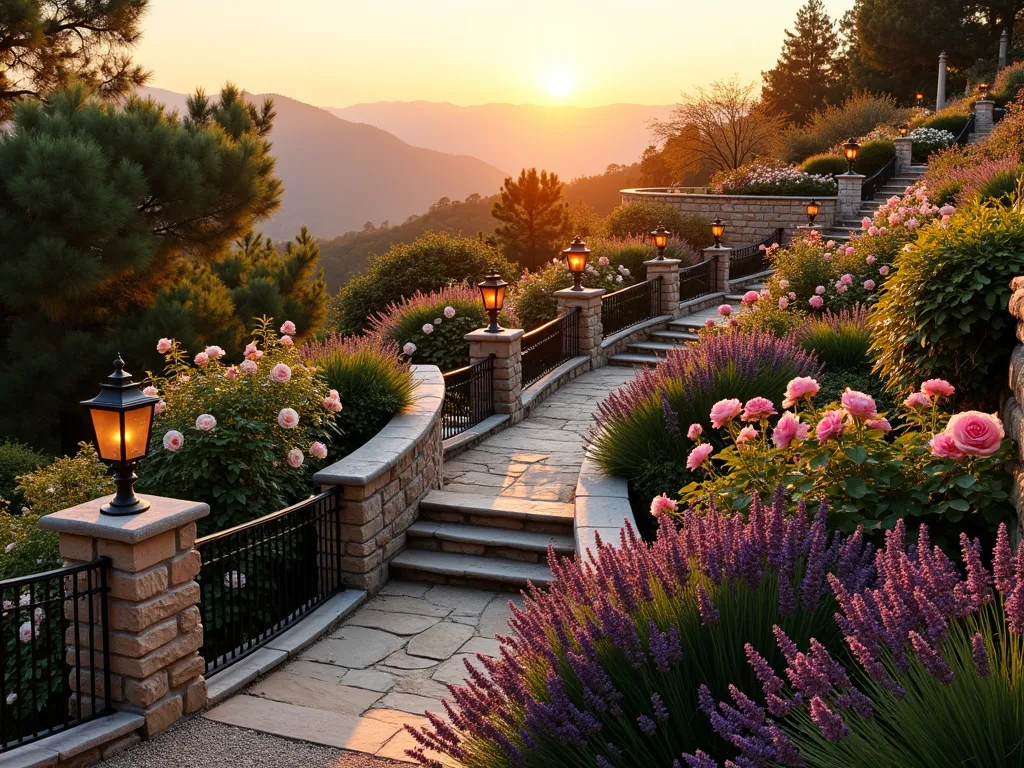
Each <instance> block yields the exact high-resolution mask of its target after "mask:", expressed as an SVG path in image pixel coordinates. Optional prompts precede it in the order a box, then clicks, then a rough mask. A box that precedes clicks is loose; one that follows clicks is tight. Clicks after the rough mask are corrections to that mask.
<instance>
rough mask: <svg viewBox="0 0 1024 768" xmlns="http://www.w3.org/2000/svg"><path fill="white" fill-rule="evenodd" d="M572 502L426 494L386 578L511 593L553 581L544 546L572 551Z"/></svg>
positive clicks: (457, 494) (463, 494)
mask: <svg viewBox="0 0 1024 768" xmlns="http://www.w3.org/2000/svg"><path fill="white" fill-rule="evenodd" d="M573 507H574V505H573V504H562V503H557V502H550V501H529V500H525V499H513V498H505V497H492V496H477V495H475V494H467V493H453V492H450V491H431V492H430V493H428V494H427V495H426V496H425V497H424V498H423V500H422V501H421V502H420V515H419V519H418V520H417V521H416V522H415V523H413V524H412V525H411V526H409V528H408V530H407V531H406V536H407V538H406V548H405V550H404V551H402V552H401V553H400V554H398V555H397V556H396V557H395V558H394V559H393V560H392V561H391V564H390V571H391V577H392V578H402V579H409V580H412V581H429V582H432V583H435V584H455V585H462V586H470V587H481V588H486V589H509V590H512V591H518V590H519V589H521V588H523V587H525V586H526V584H527V583H528V582H531V581H532V582H533V583H534V584H537V585H538V586H549V585H550V584H551V583H553V581H554V577H553V576H552V574H551V569H550V568H548V565H547V553H548V545H549V544H550V545H551V546H553V547H554V549H555V552H557V553H558V554H559V555H572V554H573V553H574V552H575V541H574V538H573V517H574V510H573Z"/></svg>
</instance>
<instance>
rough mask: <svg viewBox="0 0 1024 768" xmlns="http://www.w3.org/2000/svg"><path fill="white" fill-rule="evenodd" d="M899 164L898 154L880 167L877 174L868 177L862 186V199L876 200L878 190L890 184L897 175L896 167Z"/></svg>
mask: <svg viewBox="0 0 1024 768" xmlns="http://www.w3.org/2000/svg"><path fill="white" fill-rule="evenodd" d="M898 166H899V163H898V161H897V160H896V156H895V155H893V156H892V157H891V158H890V159H889V162H887V163H886V164H885V165H883V166H882V167H881V168H879V169H878V170H877V171H876V172H875V174H874V175H873V176H872V177H871V178H870V179H867V180H866V181H865V182H864V183H863V184H862V185H861V188H860V199H861V200H874V199H875V195H877V194H878V190H880V189H881V188H882V187H884V186H885V185H886V184H888V183H889V182H890V181H891V180H892V178H893V176H895V175H896V168H897V167H898Z"/></svg>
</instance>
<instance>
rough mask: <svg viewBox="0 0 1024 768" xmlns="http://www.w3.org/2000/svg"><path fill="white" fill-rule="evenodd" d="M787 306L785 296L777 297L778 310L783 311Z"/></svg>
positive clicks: (787, 302) (787, 300) (787, 301)
mask: <svg viewBox="0 0 1024 768" xmlns="http://www.w3.org/2000/svg"><path fill="white" fill-rule="evenodd" d="M788 306H789V299H787V298H786V297H785V296H780V297H779V309H785V308H786V307H788Z"/></svg>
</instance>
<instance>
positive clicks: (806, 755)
mask: <svg viewBox="0 0 1024 768" xmlns="http://www.w3.org/2000/svg"><path fill="white" fill-rule="evenodd" d="M960 543H961V553H962V558H963V562H964V566H965V573H966V575H963V574H962V573H961V572H960V571H959V570H958V569H957V568H956V566H955V565H954V563H953V562H952V560H950V559H949V558H948V557H947V556H946V555H945V554H944V553H943V552H942V550H941V549H940V548H938V547H933V546H931V542H930V541H929V537H928V530H927V528H926V527H924V526H922V528H921V531H920V534H919V537H918V540H917V542H916V543H915V544H914V545H912V546H909V547H908V546H906V544H905V528H904V526H903V523H902V522H901V523H900V524H899V525H898V526H897V528H896V529H894V530H893V531H890V532H889V533H888V534H887V537H886V547H885V549H884V550H882V551H880V552H878V553H877V555H876V569H877V573H878V583H877V585H875V586H874V587H873V588H869V589H865V590H862V591H856V590H850V589H848V588H847V587H846V586H845V585H843V584H841V583H840V582H839V581H838V580H836V579H835V578H832V577H830V582H831V586H832V590H833V592H834V594H835V595H836V597H837V599H838V602H839V604H840V607H841V611H840V613H838V614H837V615H836V620H837V622H838V624H839V626H840V627H841V628H842V631H843V633H844V634H845V635H846V644H847V646H848V647H849V650H850V651H851V653H852V655H853V658H855V659H856V661H857V665H858V668H857V669H856V670H855V671H847V670H846V669H845V668H844V667H843V665H841V664H840V663H838V662H837V661H836V659H835V657H834V656H833V655H832V654H831V653H830V652H829V651H828V650H827V649H825V648H824V647H823V646H821V645H820V644H819V643H817V642H816V641H814V640H812V641H811V642H810V644H809V645H810V648H809V650H807V651H800V650H798V648H799V646H801V645H802V644H801V643H797V642H794V641H793V639H792V638H790V637H789V636H788V633H786V632H785V630H784V629H781V628H776V630H775V634H776V636H777V640H778V647H779V648H780V649H781V650H782V652H783V654H784V656H785V657H786V661H787V664H788V666H787V668H786V671H785V675H786V677H787V678H788V680H789V685H788V686H786V685H785V684H784V683H783V680H782V678H780V677H779V676H778V675H776V674H775V672H774V671H773V669H772V665H771V663H770V662H769V661H768V660H766V659H764V658H762V657H761V656H760V655H759V654H758V652H757V651H756V650H755V649H754V647H753V646H751V647H749V648H748V650H747V653H748V656H749V657H750V659H751V664H752V668H754V669H756V671H757V675H758V677H759V679H760V680H761V681H762V684H763V690H764V693H765V696H766V699H767V707H766V709H765V708H762V707H761V706H759V705H757V704H755V703H753V702H752V701H751V700H750V699H748V698H746V697H744V696H743V695H742V694H740V693H739V692H738V691H737V692H736V693H735V694H734V695H733V700H734V704H735V706H734V705H732V704H727V703H724V702H722V703H719V704H718V705H717V707H716V706H715V704H714V702H713V701H712V696H711V695H710V693H709V692H702V708H703V709H704V711H705V712H706V714H708V715H709V717H710V718H711V723H712V726H713V728H714V729H715V731H716V732H717V733H719V734H720V735H721V736H723V737H725V738H728V739H731V740H732V742H733V743H734V745H735V746H736V747H737V748H738V749H739V751H740V753H741V757H739V758H737V759H736V762H737V764H742V765H746V766H751V768H757V767H758V766H773V765H776V764H779V763H781V764H783V765H803V766H807V767H808V768H855V767H856V768H860V767H861V766H867V765H871V766H880V767H883V768H888V767H889V766H900V768H954V766H955V767H956V768H961V767H962V766H978V768H981V767H982V766H1024V742H1022V740H1021V737H1020V734H1021V727H1022V725H1024V636H1022V633H1024V549H1021V548H1018V550H1017V553H1016V555H1013V554H1012V552H1011V549H1010V545H1009V537H1008V535H1007V530H1006V526H1005V525H1002V526H1000V529H999V536H998V539H997V543H996V546H995V551H994V556H993V572H992V573H990V572H989V571H988V570H987V569H986V568H985V566H984V565H983V563H982V558H981V546H980V544H979V543H978V541H977V540H973V541H972V540H970V539H968V538H967V536H966V535H962V536H961V542H960ZM993 585H994V586H995V589H994V590H993ZM766 710H767V711H766ZM740 761H742V763H741V762H740ZM688 762H689V764H690V765H691V766H700V767H701V768H713V766H716V765H717V763H715V762H714V761H713V760H709V759H707V760H706V759H704V757H703V756H701V755H693V756H691V757H690V759H689V761H688Z"/></svg>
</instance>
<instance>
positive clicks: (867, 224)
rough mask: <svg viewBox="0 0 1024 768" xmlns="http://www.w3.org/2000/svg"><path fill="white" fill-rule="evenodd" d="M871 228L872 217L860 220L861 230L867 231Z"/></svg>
mask: <svg viewBox="0 0 1024 768" xmlns="http://www.w3.org/2000/svg"><path fill="white" fill-rule="evenodd" d="M870 226H871V217H870V216H865V217H864V218H863V219H861V220H860V228H861V229H867V228H868V227H870Z"/></svg>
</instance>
